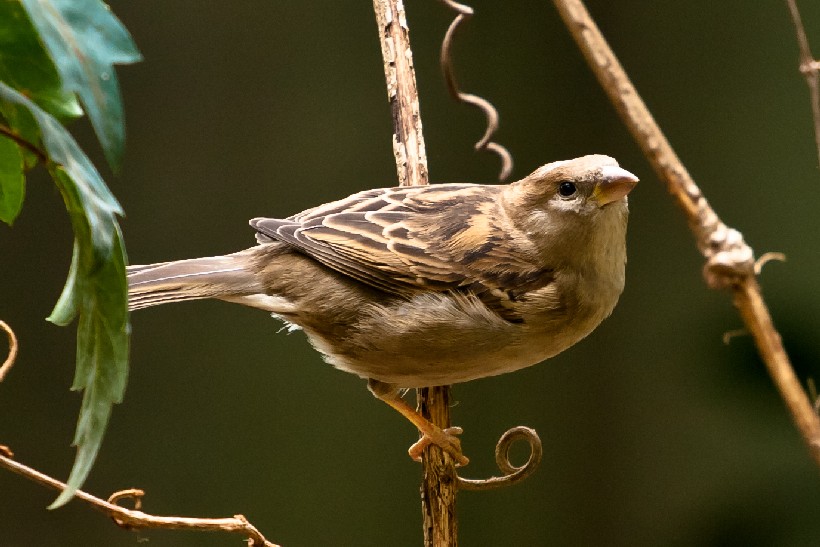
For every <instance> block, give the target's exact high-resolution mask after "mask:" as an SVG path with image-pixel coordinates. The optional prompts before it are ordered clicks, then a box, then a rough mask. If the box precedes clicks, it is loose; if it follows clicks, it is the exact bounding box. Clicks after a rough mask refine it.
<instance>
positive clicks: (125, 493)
mask: <svg viewBox="0 0 820 547" xmlns="http://www.w3.org/2000/svg"><path fill="white" fill-rule="evenodd" d="M144 496H145V490H140V489H139V488H128V489H126V490H118V491H116V492H114V493H113V494H111V495H110V496H108V503H111V504H113V505H117V506H119V502H120V500H123V499H133V500H134V510H135V511H140V510H141V509H142V498H143V497H144ZM111 519H112V520H113V521H114V522H115V523H116V524H117V526H119V527H120V528H125V529H131V526H130V525H129V524H128V523H127V522H125V521H122V520H120V519H118V518H117V517H116V516H112V517H111Z"/></svg>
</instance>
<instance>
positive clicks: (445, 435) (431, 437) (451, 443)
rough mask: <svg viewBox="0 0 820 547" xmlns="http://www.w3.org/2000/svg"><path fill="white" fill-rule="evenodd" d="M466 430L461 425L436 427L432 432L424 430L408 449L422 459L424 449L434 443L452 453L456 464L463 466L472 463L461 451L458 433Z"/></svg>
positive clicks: (409, 452)
mask: <svg viewBox="0 0 820 547" xmlns="http://www.w3.org/2000/svg"><path fill="white" fill-rule="evenodd" d="M463 432H464V430H463V429H461V428H460V427H448V428H446V429H438V428H437V429H436V430H435V431H433V432H432V433H428V432H423V433H422V437H421V439H419V440H418V441H417V442H416V443H414V444H413V446H411V447H410V448H409V450H408V451H407V452H408V454H410V457H411V458H413V459H414V460H415V461H417V462H420V461H421V454H422V452H424V449H425V448H427V447H428V446H430V445H431V444H434V445H436V446H438V447H439V448H441V449H442V450H444V451H445V452H447V453H448V454H450V455H451V456H452V457H453V459H454V460H455V461H456V465H457V466H459V467H463V466H465V465H467V464H468V463H470V459H469V458H467V456H465V455H464V454H462V453H461V440H460V439H459V438H458V437H456V435H461V434H462V433H463Z"/></svg>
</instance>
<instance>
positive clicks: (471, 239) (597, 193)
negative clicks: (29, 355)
mask: <svg viewBox="0 0 820 547" xmlns="http://www.w3.org/2000/svg"><path fill="white" fill-rule="evenodd" d="M637 182H638V179H637V177H635V176H634V175H633V174H631V173H629V172H628V171H626V170H624V169H622V168H620V167H619V166H618V163H617V162H616V161H615V160H614V159H612V158H609V157H607V156H584V157H581V158H577V159H573V160H568V161H557V162H553V163H549V164H547V165H544V166H543V167H540V168H538V169H537V170H535V171H534V172H533V173H532V174H530V175H528V176H527V177H525V178H523V179H521V180H519V181H517V182H513V183H511V184H508V185H478V184H440V185H432V186H408V187H398V188H383V189H376V190H366V191H364V192H359V193H357V194H353V195H352V196H350V197H348V198H345V199H342V200H339V201H334V202H332V203H328V204H325V205H320V206H318V207H315V208H313V209H308V210H307V211H304V212H302V213H299V214H296V215H293V216H291V217H288V218H285V219H273V218H255V219H253V220H251V221H250V224H251V226H252V227H253V228H254V229H255V230H256V232H257V235H256V238H257V242H258V245H255V246H253V247H251V248H250V249H246V250H244V251H239V252H237V253H233V254H229V255H225V256H215V257H209V258H196V259H191V260H181V261H177V262H164V263H161V264H153V265H149V266H130V267H129V268H128V285H129V306H130V308H131V309H140V308H145V307H148V306H155V305H158V304H165V303H168V302H180V301H183V300H195V299H201V298H215V299H219V300H225V301H228V302H236V303H239V304H244V305H246V306H251V307H255V308H260V309H263V310H265V311H268V312H271V313H272V314H273V315H274V316H275V317H278V318H279V319H281V320H283V321H285V322H286V323H287V324H289V325H290V326H292V327H294V328H301V329H302V330H304V332H305V333H306V334H307V336H308V338H309V339H310V341H311V343H312V344H313V346H314V347H315V348H316V349H317V350H319V351H320V352H321V353H322V355H323V356H324V358H325V360H326V361H328V362H329V363H331V364H332V365H334V366H335V367H337V368H339V369H342V370H344V371H347V372H352V373H353V374H356V375H358V376H360V377H362V378H365V379H367V380H368V387H369V388H370V390H371V391H372V392H373V393H374V394H375V395H376V396H377V397H379V398H380V399H382V400H384V401H385V402H387V403H388V404H390V405H391V406H393V407H394V408H396V409H397V410H398V411H399V412H401V413H402V414H403V415H404V416H405V417H407V418H408V419H409V420H410V421H411V422H413V424H414V425H416V426H417V427H418V429H419V431H420V432H421V433H422V434H423V436H422V439H421V440H420V441H419V442H418V443H416V444H415V445H413V446H412V447H411V449H410V453H411V456H413V457H415V458H418V457H419V456H420V454H421V451H422V450H423V448H424V447H425V446H427V445H428V444H430V443H434V444H437V445H439V446H441V447H442V448H443V449H445V450H447V451H448V452H450V453H451V454H453V455H454V456H455V457H456V459H457V461H459V462H460V463H462V464H464V463H466V462H467V459H466V458H465V457H464V456H463V455H462V454H461V449H460V443H459V441H458V438H456V437H455V436H454V433H456V432H458V430H457V428H453V429H452V430H446V431H445V430H441V429H440V428H438V427H437V426H435V425H433V424H432V423H430V422H429V421H427V420H426V419H425V418H423V417H422V416H421V415H419V414H418V413H417V412H416V411H415V410H414V409H413V408H412V407H410V406H409V405H408V404H407V403H405V402H404V400H403V399H401V397H400V395H399V390H400V389H402V388H413V387H427V386H436V385H447V384H455V383H459V382H466V381H468V380H474V379H476V378H482V377H485V376H493V375H496V374H503V373H506V372H511V371H514V370H517V369H520V368H523V367H528V366H530V365H534V364H536V363H538V362H540V361H543V360H544V359H547V358H549V357H552V356H554V355H556V354H557V353H560V352H561V351H563V350H565V349H567V348H568V347H570V346H572V345H573V344H575V343H576V342H578V341H579V340H581V339H582V338H584V337H585V336H586V335H588V334H589V333H590V332H591V331H592V330H593V329H594V328H595V327H596V326H598V324H599V323H600V322H601V321H602V320H603V319H604V318H606V317H607V316H608V315H609V314H610V313H611V312H612V310H613V308H614V307H615V304H616V303H617V301H618V297H619V296H620V294H621V292H622V291H623V288H624V266H625V263H626V224H627V214H628V210H627V194H628V193H629V192H630V191H631V190H632V188H633V187H634V186H635V184H636V183H637Z"/></svg>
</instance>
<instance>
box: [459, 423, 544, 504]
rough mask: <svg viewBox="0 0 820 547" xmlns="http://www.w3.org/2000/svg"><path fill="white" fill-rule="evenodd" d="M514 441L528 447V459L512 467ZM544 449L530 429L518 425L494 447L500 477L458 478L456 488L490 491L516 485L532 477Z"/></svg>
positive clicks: (536, 434) (536, 435)
mask: <svg viewBox="0 0 820 547" xmlns="http://www.w3.org/2000/svg"><path fill="white" fill-rule="evenodd" d="M516 441H525V442H526V443H527V444H529V447H530V457H529V458H528V459H527V462H526V463H525V464H524V465H521V466H518V465H514V464H513V463H512V462H511V461H510V447H511V446H512V445H513V443H515V442H516ZM543 455H544V448H543V445H542V444H541V438H540V437H539V436H538V433H536V431H535V430H534V429H532V428H529V427H525V426H523V425H519V426H517V427H513V428H512V429H508V430H507V431H505V432H504V434H503V435H502V436H501V438H500V439H499V440H498V443H497V444H496V446H495V463H496V465H498V468H499V469H500V470H501V472H502V473H503V475H502V476H501V477H490V478H489V479H465V478H462V477H458V487H459V488H460V489H462V490H474V491H475V490H492V489H495V488H502V487H504V486H511V485H513V484H517V483H519V482H521V481H523V480H524V479H526V478H527V477H529V476H530V475H532V474H533V473H534V472H535V470H536V469H537V468H538V466H539V465H540V464H541V459H542V457H543Z"/></svg>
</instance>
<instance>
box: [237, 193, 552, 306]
mask: <svg viewBox="0 0 820 547" xmlns="http://www.w3.org/2000/svg"><path fill="white" fill-rule="evenodd" d="M500 190H501V187H497V186H478V185H467V184H464V185H460V184H447V185H434V186H421V187H401V188H389V189H380V190H368V191H365V192H360V193H358V194H354V195H353V196H350V197H348V198H346V199H343V200H339V201H336V202H332V203H329V204H326V205H322V206H319V207H315V208H313V209H309V210H307V211H304V212H302V213H299V214H297V215H293V216H291V217H289V218H288V219H285V220H279V219H266V218H258V219H253V220H252V221H251V225H252V226H253V227H254V228H255V229H256V230H257V231H258V232H259V233H260V234H261V235H262V236H266V237H268V238H271V239H276V240H280V241H283V242H286V243H288V244H290V245H293V246H294V247H296V248H297V249H299V250H300V251H302V252H304V253H305V254H307V255H309V256H311V257H313V258H315V259H316V260H317V261H319V262H321V263H323V264H325V265H326V266H328V267H330V268H333V269H335V270H337V271H339V272H340V273H343V274H345V275H348V276H350V277H352V278H354V279H357V280H358V281H361V282H363V283H366V284H369V285H371V286H373V287H376V288H378V289H381V290H384V291H386V292H389V293H392V294H396V295H401V296H409V295H411V294H413V293H414V292H417V291H419V290H431V289H432V290H465V291H470V292H473V293H475V294H476V295H477V296H478V297H479V298H481V299H482V301H484V303H485V304H486V305H487V306H488V307H490V308H491V309H493V310H495V311H496V312H497V313H499V315H501V316H502V317H504V318H505V319H508V320H510V321H515V320H517V319H519V318H518V317H517V315H516V314H515V313H514V311H513V309H512V304H513V302H514V300H515V298H516V297H517V295H518V294H521V293H523V292H526V291H527V290H532V289H533V288H538V287H541V286H544V285H546V284H548V283H550V282H551V281H552V279H553V277H552V270H551V269H549V268H544V267H540V266H539V265H538V262H537V260H536V258H535V251H534V249H533V248H531V247H530V246H529V245H530V244H529V241H528V240H527V239H526V238H525V237H521V236H520V235H519V237H516V235H515V234H514V233H513V232H514V231H515V228H514V227H513V226H512V225H511V224H510V222H509V219H508V218H507V217H506V215H505V214H504V213H503V211H501V208H500V206H499V204H498V201H497V197H498V192H500Z"/></svg>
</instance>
